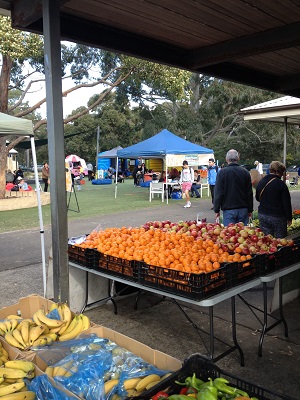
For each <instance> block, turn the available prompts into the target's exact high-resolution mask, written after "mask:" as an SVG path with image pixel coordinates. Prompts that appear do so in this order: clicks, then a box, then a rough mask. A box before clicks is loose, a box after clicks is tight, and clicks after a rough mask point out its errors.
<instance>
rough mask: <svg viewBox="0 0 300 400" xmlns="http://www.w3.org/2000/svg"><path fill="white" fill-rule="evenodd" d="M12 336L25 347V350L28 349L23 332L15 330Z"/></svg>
mask: <svg viewBox="0 0 300 400" xmlns="http://www.w3.org/2000/svg"><path fill="white" fill-rule="evenodd" d="M12 335H13V337H14V338H15V339H16V340H17V341H18V342H19V343H20V344H21V345H22V346H24V348H25V347H26V343H25V342H24V339H23V337H22V335H21V332H20V331H18V329H15V330H13V331H12Z"/></svg>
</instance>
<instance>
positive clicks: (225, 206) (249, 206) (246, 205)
mask: <svg viewBox="0 0 300 400" xmlns="http://www.w3.org/2000/svg"><path fill="white" fill-rule="evenodd" d="M238 161H239V154H238V152H237V151H236V150H234V149H231V150H229V151H228V152H227V154H226V162H227V164H228V166H227V167H225V168H222V169H221V170H220V171H219V172H218V178H217V180H216V185H215V191H214V211H215V213H216V218H219V217H220V209H221V210H222V211H223V224H224V225H225V226H227V225H228V224H230V223H234V224H235V223H237V222H243V223H244V224H245V225H247V224H248V222H249V217H251V216H252V211H253V193H252V183H251V176H250V173H249V171H247V170H246V169H245V168H243V167H241V166H240V165H239V164H238Z"/></svg>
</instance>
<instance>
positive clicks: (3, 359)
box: [0, 355, 9, 365]
mask: <svg viewBox="0 0 300 400" xmlns="http://www.w3.org/2000/svg"><path fill="white" fill-rule="evenodd" d="M0 360H1V365H2V364H3V363H6V362H7V361H9V358H8V357H6V356H4V355H3V356H1V357H0Z"/></svg>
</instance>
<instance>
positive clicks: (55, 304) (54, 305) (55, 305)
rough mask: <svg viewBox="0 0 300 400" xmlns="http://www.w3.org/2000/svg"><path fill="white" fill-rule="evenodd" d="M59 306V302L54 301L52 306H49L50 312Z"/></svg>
mask: <svg viewBox="0 0 300 400" xmlns="http://www.w3.org/2000/svg"><path fill="white" fill-rule="evenodd" d="M57 308H58V304H57V303H52V304H51V306H50V308H49V312H51V311H53V310H56V309H57Z"/></svg>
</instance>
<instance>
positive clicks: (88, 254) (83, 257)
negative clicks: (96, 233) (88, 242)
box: [68, 244, 99, 269]
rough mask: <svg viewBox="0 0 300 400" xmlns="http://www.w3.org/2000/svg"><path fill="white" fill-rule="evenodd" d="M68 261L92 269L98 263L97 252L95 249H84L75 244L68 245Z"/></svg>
mask: <svg viewBox="0 0 300 400" xmlns="http://www.w3.org/2000/svg"><path fill="white" fill-rule="evenodd" d="M68 256H69V261H72V262H74V263H76V264H79V265H82V266H83V267H86V268H91V269H93V268H94V267H95V265H97V264H98V262H99V261H98V260H99V252H98V251H97V250H95V249H86V248H82V247H80V246H76V245H70V244H69V245H68Z"/></svg>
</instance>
